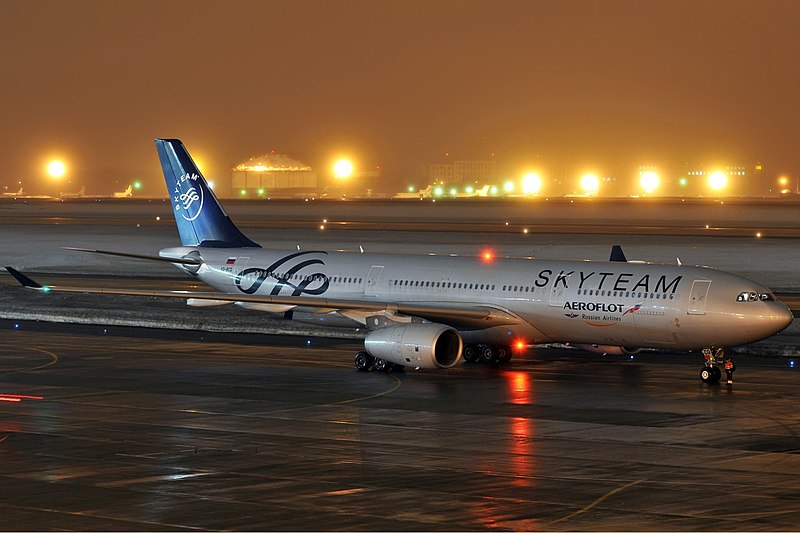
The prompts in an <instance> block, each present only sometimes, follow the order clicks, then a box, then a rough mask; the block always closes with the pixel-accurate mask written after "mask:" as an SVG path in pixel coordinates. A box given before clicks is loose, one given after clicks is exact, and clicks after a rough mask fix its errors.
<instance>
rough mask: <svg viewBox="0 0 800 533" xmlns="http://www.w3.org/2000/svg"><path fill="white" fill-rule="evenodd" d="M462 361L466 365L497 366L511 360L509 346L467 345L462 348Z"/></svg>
mask: <svg viewBox="0 0 800 533" xmlns="http://www.w3.org/2000/svg"><path fill="white" fill-rule="evenodd" d="M463 356H464V361H466V362H467V363H489V364H493V365H494V364H498V363H505V362H508V361H510V360H511V356H512V353H511V346H504V345H493V344H467V345H466V346H464V355H463Z"/></svg>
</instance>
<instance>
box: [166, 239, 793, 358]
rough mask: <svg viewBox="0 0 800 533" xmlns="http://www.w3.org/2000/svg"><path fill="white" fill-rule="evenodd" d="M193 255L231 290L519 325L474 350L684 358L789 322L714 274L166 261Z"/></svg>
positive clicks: (302, 312) (467, 332)
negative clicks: (595, 349)
mask: <svg viewBox="0 0 800 533" xmlns="http://www.w3.org/2000/svg"><path fill="white" fill-rule="evenodd" d="M191 252H196V253H200V254H201V256H202V259H203V261H204V263H203V265H201V266H200V267H199V269H197V271H196V272H195V273H196V275H197V276H198V277H199V278H200V279H201V280H202V281H204V282H206V283H208V284H209V285H211V286H213V287H215V288H216V289H218V290H219V291H222V292H225V293H230V294H242V295H262V296H268V295H272V296H304V297H312V298H326V299H328V298H330V299H344V300H363V301H367V302H387V303H391V302H415V303H426V304H437V303H442V302H447V303H448V304H451V305H456V306H457V305H458V304H459V303H462V302H463V303H464V304H465V305H466V304H471V305H474V304H476V303H477V304H480V305H484V306H487V307H489V308H494V309H499V310H502V311H504V312H506V313H507V314H508V315H511V316H512V317H513V319H510V320H507V321H506V322H505V323H503V324H500V325H497V324H493V325H491V326H489V327H480V325H474V324H471V325H468V326H463V327H459V328H458V329H459V333H460V334H461V336H462V337H463V339H464V341H465V342H467V343H493V344H507V345H510V344H512V343H514V342H516V341H519V340H523V341H524V342H526V343H547V342H561V343H573V344H584V345H594V344H596V345H608V346H623V347H631V348H639V347H651V348H664V349H675V350H681V349H692V348H700V347H707V346H714V345H724V346H735V345H741V344H746V343H750V342H755V341H758V340H761V339H763V338H766V337H769V336H770V335H773V334H774V333H775V332H776V330H779V329H783V327H785V325H787V324H788V322H787V320H788V321H790V320H791V316H787V310H786V308H785V306H784V305H783V304H782V303H780V302H777V301H775V299H774V296H773V295H772V293H771V291H769V289H767V288H765V287H763V286H761V285H760V284H758V283H755V282H753V281H751V280H748V279H746V278H743V277H740V276H737V275H734V274H730V273H727V272H722V271H719V270H715V269H712V268H706V267H692V266H678V265H661V264H650V263H631V262H593V261H551V260H541V259H502V258H492V259H484V258H481V257H450V256H412V255H399V254H398V255H395V254H366V253H363V254H362V253H352V252H324V251H313V250H309V251H296V252H286V251H275V250H266V249H261V248H205V247H198V248H195V247H176V248H169V249H165V250H162V251H161V255H162V256H165V257H183V256H187V255H189V254H190V253H191ZM742 294H744V295H746V296H745V297H744V298H743V297H742V296H741V295H742ZM245 305H246V304H245ZM253 307H255V308H256V309H261V310H267V311H273V312H284V311H288V310H289V309H292V312H293V313H296V314H297V315H296V316H295V318H300V317H304V318H305V319H306V320H308V321H314V322H317V323H320V324H327V325H334V326H336V325H338V326H344V325H349V326H359V325H361V326H364V325H366V326H367V327H369V324H368V323H366V322H365V320H364V318H365V317H366V315H364V316H361V317H359V316H355V315H353V314H349V315H348V314H347V313H340V312H335V311H330V312H326V311H325V309H322V310H320V309H304V308H302V307H296V306H274V307H270V305H263V304H261V305H258V304H256V305H255V306H253ZM778 323H784V324H783V327H780V328H778V327H776V324H778Z"/></svg>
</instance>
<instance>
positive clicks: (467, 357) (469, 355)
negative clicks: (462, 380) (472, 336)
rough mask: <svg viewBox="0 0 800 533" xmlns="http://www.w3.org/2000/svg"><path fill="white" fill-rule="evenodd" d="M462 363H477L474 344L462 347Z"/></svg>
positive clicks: (476, 352) (476, 351)
mask: <svg viewBox="0 0 800 533" xmlns="http://www.w3.org/2000/svg"><path fill="white" fill-rule="evenodd" d="M462 357H464V361H466V362H467V363H477V362H478V347H477V346H475V345H474V344H467V345H466V346H464V354H463V356H462Z"/></svg>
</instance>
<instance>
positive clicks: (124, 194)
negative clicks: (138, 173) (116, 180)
mask: <svg viewBox="0 0 800 533" xmlns="http://www.w3.org/2000/svg"><path fill="white" fill-rule="evenodd" d="M131 196H133V185H128V188H127V189H125V190H124V191H120V192H115V193H114V194H113V195H112V198H130V197H131Z"/></svg>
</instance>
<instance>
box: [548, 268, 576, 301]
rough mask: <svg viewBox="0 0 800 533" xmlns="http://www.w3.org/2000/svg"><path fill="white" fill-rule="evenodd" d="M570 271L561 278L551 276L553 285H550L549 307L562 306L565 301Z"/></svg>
mask: <svg viewBox="0 0 800 533" xmlns="http://www.w3.org/2000/svg"><path fill="white" fill-rule="evenodd" d="M571 276H572V273H569V274H567V275H565V276H563V278H561V277H560V276H559V277H556V278H553V279H554V281H553V286H552V287H550V307H564V303H565V302H566V301H567V286H568V285H569V278H570V277H571Z"/></svg>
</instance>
